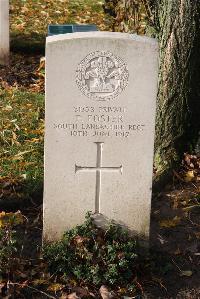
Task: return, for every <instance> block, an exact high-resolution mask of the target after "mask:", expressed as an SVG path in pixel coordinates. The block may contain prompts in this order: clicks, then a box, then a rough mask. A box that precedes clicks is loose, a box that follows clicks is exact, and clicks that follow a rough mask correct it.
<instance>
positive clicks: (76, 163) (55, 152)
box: [44, 32, 158, 241]
mask: <svg viewBox="0 0 200 299" xmlns="http://www.w3.org/2000/svg"><path fill="white" fill-rule="evenodd" d="M157 53H158V49H157V42H156V41H155V40H154V39H150V38H146V37H139V36H136V35H129V34H125V33H109V32H88V33H72V34H66V35H59V36H53V37H48V38H47V47H46V133H45V186H44V239H45V240H50V241H51V240H56V239H58V238H59V237H60V236H61V235H62V233H63V232H64V231H65V230H66V229H68V228H71V227H73V226H75V225H77V224H81V223H82V222H83V221H84V217H85V214H86V212H87V211H92V212H93V213H94V214H95V216H96V219H97V221H98V220H99V221H100V222H101V221H102V223H103V221H104V220H105V219H106V220H109V219H113V220H115V221H116V222H117V223H119V224H122V225H125V226H126V227H128V228H129V229H130V230H131V231H132V232H133V233H136V234H138V235H140V236H143V237H146V238H148V234H149V222H150V209H151V186H152V168H153V144H154V126H155V123H154V119H155V106H156V94H157V76H158V73H157V71H158V67H157Z"/></svg>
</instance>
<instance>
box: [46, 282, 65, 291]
mask: <svg viewBox="0 0 200 299" xmlns="http://www.w3.org/2000/svg"><path fill="white" fill-rule="evenodd" d="M63 288H64V285H63V284H60V283H52V284H51V285H50V286H49V287H48V289H47V290H48V291H51V292H58V291H61V290H62V289H63Z"/></svg>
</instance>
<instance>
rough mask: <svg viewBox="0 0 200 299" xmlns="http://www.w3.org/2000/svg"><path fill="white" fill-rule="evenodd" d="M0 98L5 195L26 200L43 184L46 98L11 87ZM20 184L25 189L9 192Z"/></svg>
mask: <svg viewBox="0 0 200 299" xmlns="http://www.w3.org/2000/svg"><path fill="white" fill-rule="evenodd" d="M0 98H1V102H0V105H1V109H0V119H1V133H0V145H1V150H0V161H1V176H0V183H1V187H2V188H3V189H5V190H4V191H2V192H3V193H4V195H7V196H8V197H10V196H11V197H13V196H16V197H23V196H27V194H28V193H32V192H33V191H36V190H37V189H38V187H39V186H41V185H42V181H43V139H44V137H43V133H44V95H43V94H37V93H31V92H28V91H22V90H19V89H18V88H16V87H10V88H7V89H1V90H0ZM19 182H20V185H22V186H25V187H23V188H19V187H18V188H17V189H19V190H16V188H14V189H15V190H13V187H12V188H11V189H9V191H8V186H10V184H12V185H14V186H16V185H18V184H19ZM18 191H19V192H18ZM30 191H31V192H30ZM23 193H25V194H23Z"/></svg>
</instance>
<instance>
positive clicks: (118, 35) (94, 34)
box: [46, 31, 158, 47]
mask: <svg viewBox="0 0 200 299" xmlns="http://www.w3.org/2000/svg"><path fill="white" fill-rule="evenodd" d="M84 38H92V39H94V38H97V39H98V38H106V39H109V38H112V39H122V40H124V39H125V40H130V41H135V42H141V43H145V44H149V45H152V46H155V47H157V46H158V41H157V40H156V39H155V38H151V37H147V36H140V35H137V34H129V33H122V32H109V31H90V32H74V33H66V34H58V35H53V36H48V37H47V38H46V43H47V44H51V43H55V42H59V41H60V42H62V41H65V40H73V39H84Z"/></svg>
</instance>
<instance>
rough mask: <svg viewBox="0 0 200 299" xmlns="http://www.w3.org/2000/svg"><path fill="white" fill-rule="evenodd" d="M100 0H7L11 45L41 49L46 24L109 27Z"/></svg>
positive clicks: (30, 50) (45, 32)
mask: <svg viewBox="0 0 200 299" xmlns="http://www.w3.org/2000/svg"><path fill="white" fill-rule="evenodd" d="M103 2H104V1H100V0H99V1H93V0H62V1H61V0H45V1H44V0H34V1H33V0H11V1H10V27H11V48H12V49H13V50H18V51H19V50H23V51H25V52H41V53H44V46H45V37H46V35H47V28H48V25H49V24H66V23H77V24H88V23H90V24H96V25H97V26H98V27H99V29H100V30H110V28H109V24H110V23H109V19H108V16H106V15H105V13H104V11H103V6H102V4H103Z"/></svg>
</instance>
